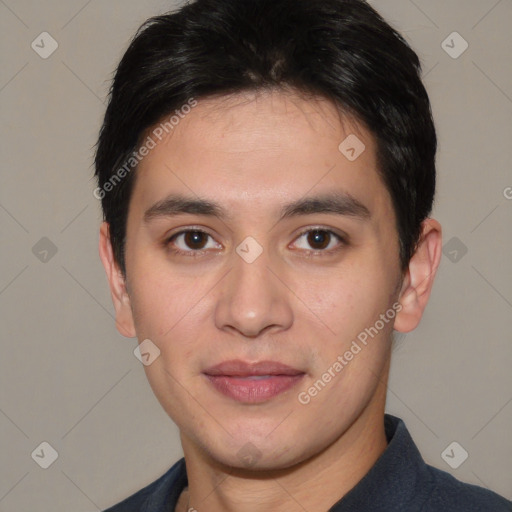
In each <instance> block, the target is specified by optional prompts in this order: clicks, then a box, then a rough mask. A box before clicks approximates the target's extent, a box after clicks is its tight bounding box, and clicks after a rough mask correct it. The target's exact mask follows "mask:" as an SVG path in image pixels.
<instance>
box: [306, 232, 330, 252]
mask: <svg viewBox="0 0 512 512" xmlns="http://www.w3.org/2000/svg"><path fill="white" fill-rule="evenodd" d="M308 243H309V244H310V245H311V246H313V247H314V248H315V249H324V248H325V247H327V246H328V245H329V233H327V232H326V231H320V230H316V231H311V233H310V234H309V235H308ZM317 245H320V247H317Z"/></svg>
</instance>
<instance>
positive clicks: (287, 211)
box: [144, 192, 371, 223]
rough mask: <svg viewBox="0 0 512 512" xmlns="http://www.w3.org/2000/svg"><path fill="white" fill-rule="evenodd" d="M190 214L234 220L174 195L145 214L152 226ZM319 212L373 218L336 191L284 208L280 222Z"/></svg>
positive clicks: (213, 208)
mask: <svg viewBox="0 0 512 512" xmlns="http://www.w3.org/2000/svg"><path fill="white" fill-rule="evenodd" d="M187 213H188V214H195V215H205V216H209V217H217V218H219V219H221V220H224V219H230V218H232V215H230V214H229V213H228V211H227V210H226V209H225V208H224V207H222V206H221V205H219V204H217V203H214V202H212V201H209V200H206V199H200V198H197V199H195V198H190V197H187V196H183V195H178V194H171V195H169V196H167V197H166V198H165V199H162V200H161V201H158V202H157V203H155V204H154V205H153V206H151V207H150V208H148V209H147V210H146V211H145V213H144V222H146V223H148V222H150V221H151V220H153V219H156V218H164V217H173V216H176V215H180V214H187ZM318 213H334V214H337V215H344V216H348V217H355V218H358V219H361V220H367V219H369V218H370V217H371V214H370V210H369V209H368V208H367V207H366V206H365V205H364V204H363V203H361V202H360V201H359V200H357V199H356V198H355V197H352V196H351V195H350V194H347V193H345V192H335V193H328V194H322V195H317V196H311V197H306V198H301V199H298V200H296V201H293V202H291V203H288V204H286V205H284V206H283V207H282V208H281V214H280V217H279V221H281V220H283V219H287V218H291V217H297V216H300V215H312V214H318Z"/></svg>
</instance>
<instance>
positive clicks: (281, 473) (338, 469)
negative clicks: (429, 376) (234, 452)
mask: <svg viewBox="0 0 512 512" xmlns="http://www.w3.org/2000/svg"><path fill="white" fill-rule="evenodd" d="M379 395H380V396H379ZM384 403H385V386H382V389H380V390H379V392H378V393H376V396H374V400H372V403H370V404H369V405H368V407H366V409H365V410H364V411H363V412H362V413H361V414H360V415H359V417H358V418H357V419H356V420H355V421H354V422H353V423H352V425H351V426H350V427H349V428H348V429H347V430H346V431H345V432H344V433H343V434H342V435H341V436H340V437H339V438H338V439H337V440H336V441H335V442H334V443H332V444H331V445H329V446H328V447H327V448H325V449H324V450H323V451H322V452H320V453H317V454H316V455H315V456H313V457H311V458H309V459H307V460H305V461H303V462H301V463H300V464H297V465H295V466H293V467H291V468H286V469H281V470H271V471H261V470H260V471H248V470H246V469H239V468H232V467H227V466H223V465H219V463H218V462H215V461H212V460H211V459H208V458H207V457H206V456H205V455H204V452H201V451H200V450H198V449H197V447H196V446H195V445H194V444H193V443H191V442H189V440H188V439H187V438H186V437H184V436H182V444H183V450H184V453H185V460H186V466H187V475H188V481H189V487H188V495H187V496H186V497H185V496H184V499H182V500H180V505H181V506H183V507H184V508H182V509H181V507H180V508H178V507H177V508H176V510H177V511H179V512H182V510H183V511H187V512H188V511H189V510H192V511H193V510H197V511H201V510H208V511H209V512H236V511H240V510H244V512H266V511H268V510H272V511H275V512H295V511H297V512H303V511H304V510H308V511H310V512H325V511H326V510H328V509H329V508H330V507H331V506H332V505H333V504H334V503H336V502H337V501H338V500H340V499H341V498H342V497H343V496H344V495H345V494H346V493H347V492H348V491H350V490H351V489H352V488H353V487H354V486H355V485H356V484H357V483H358V482H359V481H360V480H361V479H362V478H363V476H364V475H365V474H366V473H367V472H368V471H369V470H370V468H371V467H372V466H373V465H374V464H375V462H376V460H377V459H378V458H379V456H380V455H381V454H382V453H383V451H384V450H385V449H386V446H387V439H386V434H385V430H384V421H383V417H384Z"/></svg>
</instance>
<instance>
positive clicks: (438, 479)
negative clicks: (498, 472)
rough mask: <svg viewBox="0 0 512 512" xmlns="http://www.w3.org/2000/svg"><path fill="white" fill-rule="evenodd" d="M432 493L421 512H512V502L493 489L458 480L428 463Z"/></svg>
mask: <svg viewBox="0 0 512 512" xmlns="http://www.w3.org/2000/svg"><path fill="white" fill-rule="evenodd" d="M427 470H428V473H429V474H430V477H431V484H432V486H431V493H430V496H429V497H428V499H427V500H426V501H425V504H424V506H423V507H422V509H421V512H434V511H439V510H443V511H446V512H450V511H464V512H486V511H489V512H512V502H511V501H508V500H506V499H505V498H503V497H502V496H500V495H499V494H496V493H495V492H493V491H490V490H488V489H484V488H483V487H479V486H477V485H472V484H467V483H464V482H461V481H460V480H457V479H456V478H455V477H453V476H452V475H451V474H449V473H447V472H446V471H442V470H440V469H437V468H434V467H433V466H428V465H427Z"/></svg>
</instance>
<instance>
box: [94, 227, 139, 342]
mask: <svg viewBox="0 0 512 512" xmlns="http://www.w3.org/2000/svg"><path fill="white" fill-rule="evenodd" d="M99 252H100V258H101V262H102V263H103V267H104V268H105V272H106V274H107V279H108V284H109V286H110V295H111V296H112V302H113V303H114V309H115V311H116V327H117V330H118V331H119V332H120V333H121V334H122V335H123V336H126V337H127V338H134V337H135V336H136V333H135V325H134V322H133V314H132V308H131V304H130V297H129V296H128V292H127V290H126V283H125V278H124V276H123V273H122V272H121V270H120V268H119V265H118V263H117V262H116V261H115V259H114V251H113V250H112V244H111V241H110V226H109V224H108V223H107V222H103V223H102V224H101V227H100V242H99Z"/></svg>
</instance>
